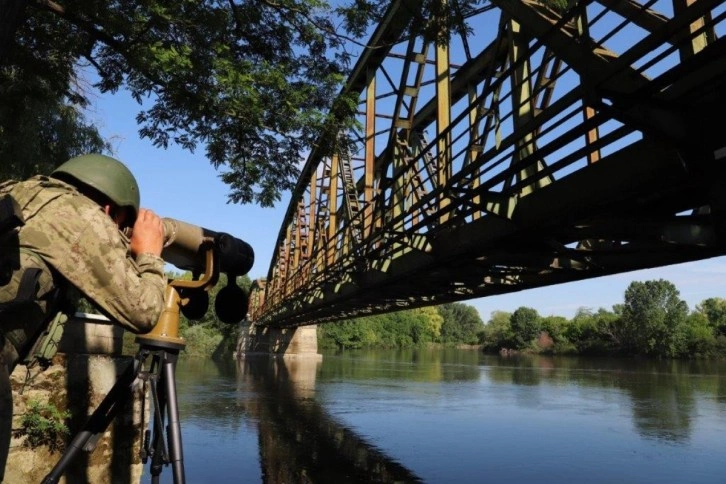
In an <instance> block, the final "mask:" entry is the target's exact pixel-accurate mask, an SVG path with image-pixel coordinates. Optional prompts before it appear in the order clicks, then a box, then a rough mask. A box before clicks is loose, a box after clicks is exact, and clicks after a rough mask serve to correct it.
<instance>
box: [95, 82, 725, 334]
mask: <svg viewBox="0 0 726 484" xmlns="http://www.w3.org/2000/svg"><path fill="white" fill-rule="evenodd" d="M93 99H94V102H93V105H92V107H91V109H90V111H89V113H88V116H89V118H90V120H92V121H94V122H95V123H97V124H98V126H99V129H100V130H101V132H102V134H103V135H104V136H106V137H109V138H111V139H112V144H113V147H114V150H115V155H116V156H117V157H118V158H119V159H120V160H122V161H123V162H124V163H126V164H127V165H128V166H129V168H130V169H131V170H132V171H133V173H134V174H135V175H136V177H137V179H138V182H139V185H140V187H141V204H142V206H144V207H147V208H151V209H152V210H154V211H155V212H157V213H158V214H159V215H161V216H164V217H173V218H178V219H181V220H184V221H186V222H189V223H193V224H196V225H201V226H203V227H206V228H209V229H211V230H215V231H220V232H227V233H230V234H232V235H234V236H236V237H239V238H241V239H243V240H245V241H247V242H248V243H250V244H251V245H252V247H253V248H254V250H255V264H254V267H253V268H252V270H251V271H250V273H249V275H250V277H251V278H252V279H256V278H259V277H265V276H266V275H267V270H268V268H269V265H270V260H271V257H272V253H273V249H274V246H275V241H276V240H277V233H278V231H279V229H280V225H281V223H282V219H283V217H284V212H285V210H286V208H287V202H288V198H287V197H285V198H283V201H282V202H280V203H279V204H278V206H276V207H275V208H261V207H259V206H256V205H235V204H228V203H227V193H228V191H229V190H228V188H227V186H226V185H224V184H223V183H222V182H221V181H220V180H219V178H218V175H219V172H217V171H216V170H215V169H214V168H213V167H212V165H211V164H210V163H209V162H208V161H207V160H206V158H205V156H204V150H203V149H199V150H198V151H197V152H196V153H194V154H190V153H189V152H187V151H184V150H181V149H180V148H177V147H174V146H171V147H169V149H167V150H164V149H161V148H155V147H154V146H153V145H152V144H151V143H150V142H149V141H148V140H142V139H140V138H139V136H138V127H137V125H136V122H135V116H136V114H137V113H138V111H139V109H140V108H139V106H138V105H137V104H136V102H135V101H133V99H131V98H130V97H129V96H128V95H127V94H125V93H124V92H119V93H116V94H113V95H111V94H107V95H102V96H96V97H94V98H93ZM659 278H663V279H667V280H669V281H671V282H673V283H674V284H675V285H676V287H677V288H678V289H679V290H680V292H681V297H682V298H683V299H685V300H686V302H688V305H689V307H690V308H694V307H695V305H696V304H697V303H699V302H701V301H702V300H703V299H705V298H708V297H726V257H718V258H714V259H709V260H704V261H699V262H695V263H689V264H679V265H674V266H668V267H662V268H658V269H649V270H645V271H636V272H630V273H624V274H618V275H614V276H607V277H600V278H596V279H590V280H586V281H579V282H573V283H568V284H559V285H556V286H550V287H544V288H539V289H529V290H526V291H520V292H516V293H512V294H507V295H500V296H491V297H488V298H480V299H474V300H469V301H467V304H471V305H472V306H474V307H476V308H477V310H479V313H480V314H481V317H482V319H484V320H485V321H486V320H487V319H488V318H489V316H490V314H491V312H492V311H495V310H504V311H510V312H511V311H513V310H515V309H516V308H518V307H520V306H529V307H532V308H535V309H536V310H537V311H539V313H540V314H542V315H551V314H554V315H561V316H566V317H571V316H572V315H573V314H574V313H575V311H577V309H578V308H579V307H589V308H593V309H597V308H599V307H605V308H608V309H609V308H611V306H612V305H613V304H618V303H621V302H622V300H623V293H624V292H625V289H626V288H627V286H628V284H630V282H631V281H634V280H637V281H645V280H650V279H659Z"/></svg>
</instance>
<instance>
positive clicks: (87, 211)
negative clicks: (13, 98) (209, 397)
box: [0, 176, 166, 482]
mask: <svg viewBox="0 0 726 484" xmlns="http://www.w3.org/2000/svg"><path fill="white" fill-rule="evenodd" d="M8 193H9V194H10V195H11V196H12V197H13V198H14V199H15V200H16V201H17V202H18V204H19V206H20V207H21V209H22V214H23V218H24V219H25V224H24V225H22V226H21V227H19V228H18V229H15V230H14V231H13V232H11V233H10V234H0V236H2V237H0V257H5V259H4V260H6V261H7V260H9V261H11V263H10V264H7V267H9V268H10V270H11V272H7V273H4V274H3V275H2V277H3V280H2V281H1V282H0V482H2V480H3V475H4V470H5V463H6V460H7V454H8V448H9V445H10V432H11V424H12V412H13V403H12V393H11V388H10V381H9V374H10V373H12V371H13V369H14V367H15V365H16V364H17V363H18V361H20V359H21V358H25V356H26V354H27V353H28V352H29V350H30V348H31V347H32V345H33V343H34V341H35V340H36V339H37V337H38V336H39V335H40V333H41V332H42V330H43V329H44V327H45V326H46V325H47V324H48V323H49V322H50V319H51V318H52V316H53V315H54V313H55V312H57V311H58V307H57V306H58V305H59V298H58V294H59V292H60V291H59V288H68V287H69V286H73V287H75V288H76V289H77V290H78V291H79V292H80V293H81V294H83V295H84V296H86V297H87V298H88V299H89V300H90V301H91V302H92V303H94V305H95V306H96V307H97V308H98V309H99V310H100V311H101V312H103V313H104V314H105V315H106V316H108V317H109V318H110V319H111V320H113V321H115V322H117V323H119V324H120V325H122V326H124V327H125V328H127V329H129V330H131V331H133V332H135V333H146V332H148V331H150V330H151V329H152V328H153V327H154V325H155V324H156V322H157V319H158V317H159V315H160V313H161V310H162V309H163V306H164V289H165V287H166V279H165V276H164V261H163V260H162V259H161V258H160V257H158V256H156V255H153V254H139V255H137V256H136V258H134V257H132V255H131V253H130V251H129V244H130V241H129V239H128V238H127V237H125V236H124V235H123V233H122V232H121V231H119V229H118V227H117V226H116V224H115V223H114V222H113V220H111V218H110V217H109V216H108V215H107V214H106V213H104V211H103V210H102V208H101V207H100V206H99V205H98V203H96V202H94V201H93V200H91V199H90V198H88V197H86V196H84V195H83V194H81V193H80V192H79V191H78V190H77V189H76V188H75V187H74V186H72V185H69V184H67V183H65V182H63V181H60V180H57V179H55V178H49V177H45V176H36V177H33V178H30V179H29V180H26V181H23V182H17V181H8V182H5V183H2V184H0V197H2V196H4V195H5V194H8ZM28 269H31V270H32V271H33V272H32V274H33V275H38V277H37V281H35V280H33V284H32V285H30V289H31V290H30V291H28V292H30V294H28V295H27V296H28V299H29V300H28V301H25V298H21V299H22V300H23V301H25V302H22V303H21V304H18V303H17V302H18V299H19V298H18V294H19V293H21V292H24V290H25V288H27V287H28V285H27V284H21V283H20V281H21V279H22V278H23V274H25V273H26V272H27V271H28ZM8 281H9V282H8ZM69 283H70V284H69ZM21 288H22V289H21Z"/></svg>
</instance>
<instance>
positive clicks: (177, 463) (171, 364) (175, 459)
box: [162, 354, 184, 484]
mask: <svg viewBox="0 0 726 484" xmlns="http://www.w3.org/2000/svg"><path fill="white" fill-rule="evenodd" d="M176 360H177V355H176V354H173V355H168V358H167V359H166V360H165V361H164V365H163V367H162V376H163V378H162V381H163V383H164V392H165V394H166V403H167V407H168V410H169V427H168V429H167V431H168V440H169V454H170V457H171V463H172V469H173V471H174V482H175V483H177V484H183V483H184V455H183V450H182V439H181V424H180V422H179V407H178V402H177V398H176V379H175V376H174V372H175V370H176Z"/></svg>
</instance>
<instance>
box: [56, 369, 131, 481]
mask: <svg viewBox="0 0 726 484" xmlns="http://www.w3.org/2000/svg"><path fill="white" fill-rule="evenodd" d="M140 367H141V361H140V360H139V359H138V358H137V359H134V363H133V364H132V365H129V367H128V368H127V369H126V371H125V372H124V373H123V374H122V375H121V377H120V378H119V379H118V380H117V381H116V383H115V384H114V385H113V388H111V390H110V391H109V392H108V394H107V395H106V397H105V398H104V399H103V401H102V402H101V403H100V404H99V406H98V408H96V410H94V412H93V414H92V415H91V417H90V418H89V419H88V422H86V425H85V426H84V427H83V430H81V431H80V432H79V433H78V434H76V436H75V437H74V438H73V440H72V441H71V443H70V444H69V445H68V448H67V449H66V451H65V452H64V453H63V455H62V456H61V458H60V460H59V461H58V463H57V464H56V465H55V467H53V469H52V470H51V471H50V473H49V474H48V475H47V476H46V477H45V479H44V480H43V484H46V483H47V484H50V483H55V482H58V481H59V479H60V478H61V476H62V475H63V473H64V472H65V470H66V467H67V466H68V465H69V464H70V463H71V462H72V461H73V459H74V458H75V457H76V455H78V453H79V452H80V451H81V450H83V449H84V447H85V446H86V445H87V444H88V442H89V441H90V440H91V438H93V437H96V438H97V437H99V436H101V435H102V434H103V432H105V431H106V428H108V425H109V424H110V423H111V421H112V420H113V419H114V417H115V416H116V414H117V413H118V411H119V410H120V409H121V408H123V405H124V403H125V402H126V401H127V400H128V399H129V398H130V397H131V384H132V383H133V382H134V380H135V379H136V376H137V373H138V370H139V368H140Z"/></svg>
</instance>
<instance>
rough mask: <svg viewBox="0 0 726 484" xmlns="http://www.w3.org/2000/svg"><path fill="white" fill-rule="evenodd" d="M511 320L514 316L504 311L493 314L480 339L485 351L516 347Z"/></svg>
mask: <svg viewBox="0 0 726 484" xmlns="http://www.w3.org/2000/svg"><path fill="white" fill-rule="evenodd" d="M511 318H512V315H511V314H510V313H507V312H504V311H494V312H492V314H491V317H490V318H489V321H487V324H486V325H485V326H484V331H483V332H482V333H481V335H480V338H479V342H480V343H481V344H482V345H483V346H484V350H485V351H499V350H500V349H501V348H511V347H512V346H513V345H514V333H513V332H512V324H511Z"/></svg>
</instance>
